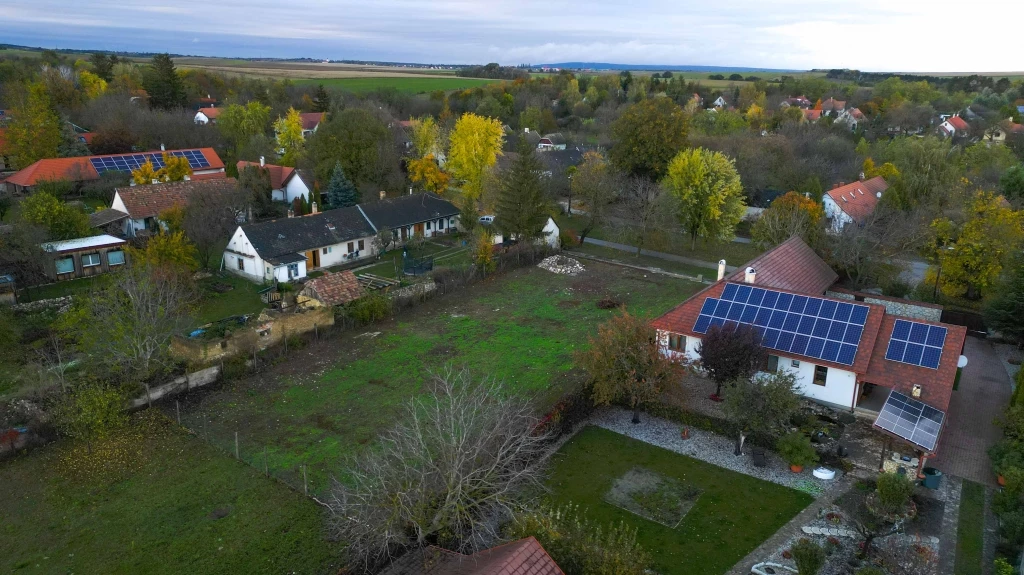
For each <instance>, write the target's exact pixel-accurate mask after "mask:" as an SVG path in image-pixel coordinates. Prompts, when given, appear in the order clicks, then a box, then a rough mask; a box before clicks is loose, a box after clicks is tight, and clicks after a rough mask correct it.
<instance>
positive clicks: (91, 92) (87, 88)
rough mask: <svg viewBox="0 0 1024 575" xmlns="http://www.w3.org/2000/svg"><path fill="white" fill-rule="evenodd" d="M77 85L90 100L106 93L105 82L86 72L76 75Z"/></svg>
mask: <svg viewBox="0 0 1024 575" xmlns="http://www.w3.org/2000/svg"><path fill="white" fill-rule="evenodd" d="M78 83H79V85H81V86H82V91H83V92H85V95H86V96H88V97H89V99H90V100H94V99H96V98H99V97H100V96H102V95H103V93H104V92H106V91H107V81H106V80H104V79H103V78H100V77H99V76H97V75H96V74H93V73H92V72H90V71H88V70H82V71H81V72H79V73H78Z"/></svg>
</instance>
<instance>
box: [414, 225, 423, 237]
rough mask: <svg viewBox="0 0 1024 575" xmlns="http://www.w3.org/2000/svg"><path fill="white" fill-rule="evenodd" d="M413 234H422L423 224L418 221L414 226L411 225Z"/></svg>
mask: <svg viewBox="0 0 1024 575" xmlns="http://www.w3.org/2000/svg"><path fill="white" fill-rule="evenodd" d="M413 234H416V235H420V236H422V235H423V224H422V223H419V224H416V225H415V226H413Z"/></svg>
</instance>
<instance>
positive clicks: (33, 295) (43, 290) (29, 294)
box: [18, 275, 105, 302]
mask: <svg viewBox="0 0 1024 575" xmlns="http://www.w3.org/2000/svg"><path fill="white" fill-rule="evenodd" d="M104 279H105V278H104V276H102V275H98V276H91V277H85V278H78V279H73V280H67V281H62V282H56V283H52V284H46V285H43V286H38V287H30V288H25V289H22V290H21V291H20V292H19V294H18V298H19V299H18V301H21V302H28V301H38V300H41V299H52V298H55V297H64V296H66V295H84V294H87V293H89V292H90V291H92V289H93V288H94V287H95V288H98V287H100V282H102V281H103V280H104Z"/></svg>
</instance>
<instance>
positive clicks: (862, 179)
mask: <svg viewBox="0 0 1024 575" xmlns="http://www.w3.org/2000/svg"><path fill="white" fill-rule="evenodd" d="M860 181H862V182H863V181H864V172H861V173H860Z"/></svg>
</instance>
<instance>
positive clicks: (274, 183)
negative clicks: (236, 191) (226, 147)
mask: <svg viewBox="0 0 1024 575" xmlns="http://www.w3.org/2000/svg"><path fill="white" fill-rule="evenodd" d="M249 166H255V167H257V168H259V167H260V163H259V162H246V161H240V162H238V164H237V165H236V167H237V168H238V171H239V173H241V171H242V170H243V169H245V168H247V167H249ZM262 167H263V169H264V170H266V171H267V173H269V174H270V187H271V188H273V189H275V190H282V189H284V187H285V186H286V185H288V180H290V179H292V176H294V175H295V168H290V167H288V166H276V165H274V164H264V165H263V166H262Z"/></svg>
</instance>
